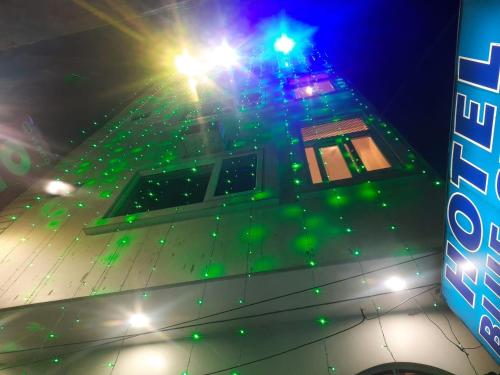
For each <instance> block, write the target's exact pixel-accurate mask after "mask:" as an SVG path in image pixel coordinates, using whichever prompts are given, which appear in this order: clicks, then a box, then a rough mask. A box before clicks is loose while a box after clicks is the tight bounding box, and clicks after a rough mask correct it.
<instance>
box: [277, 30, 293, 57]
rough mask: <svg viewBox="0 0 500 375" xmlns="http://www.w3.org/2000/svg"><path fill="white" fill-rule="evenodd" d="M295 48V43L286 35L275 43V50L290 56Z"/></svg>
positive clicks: (282, 35)
mask: <svg viewBox="0 0 500 375" xmlns="http://www.w3.org/2000/svg"><path fill="white" fill-rule="evenodd" d="M294 47H295V41H294V40H293V39H291V38H289V37H288V36H287V35H286V34H281V36H280V37H279V38H278V39H276V41H275V42H274V49H275V50H276V51H278V52H282V53H284V54H285V55H288V54H289V53H290V52H291V51H292V50H293V48H294Z"/></svg>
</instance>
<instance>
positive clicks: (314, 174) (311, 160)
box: [306, 147, 323, 184]
mask: <svg viewBox="0 0 500 375" xmlns="http://www.w3.org/2000/svg"><path fill="white" fill-rule="evenodd" d="M306 158H307V164H308V165H309V173H310V174H311V180H312V182H313V184H318V183H320V182H322V181H323V179H322V178H321V172H320V171H319V167H318V161H317V160H316V153H315V151H314V148H312V147H306Z"/></svg>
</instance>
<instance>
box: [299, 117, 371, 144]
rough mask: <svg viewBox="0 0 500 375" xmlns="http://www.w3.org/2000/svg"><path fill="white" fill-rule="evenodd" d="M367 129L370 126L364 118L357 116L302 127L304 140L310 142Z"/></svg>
mask: <svg viewBox="0 0 500 375" xmlns="http://www.w3.org/2000/svg"><path fill="white" fill-rule="evenodd" d="M365 130H368V127H367V126H366V124H365V122H364V121H363V119H361V118H359V117H356V118H350V119H347V120H342V121H336V122H329V123H327V124H322V125H315V126H308V127H307V128H302V129H301V132H302V139H303V140H304V142H309V141H314V140H319V139H323V138H330V137H336V136H338V135H347V134H351V133H356V132H361V131H365Z"/></svg>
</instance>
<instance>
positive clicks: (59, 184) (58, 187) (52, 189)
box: [45, 180, 75, 197]
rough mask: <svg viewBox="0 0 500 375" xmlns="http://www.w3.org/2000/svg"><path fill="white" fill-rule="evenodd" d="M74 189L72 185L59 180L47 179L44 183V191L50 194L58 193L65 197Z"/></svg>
mask: <svg viewBox="0 0 500 375" xmlns="http://www.w3.org/2000/svg"><path fill="white" fill-rule="evenodd" d="M74 190H75V188H74V187H73V185H71V184H68V183H66V182H63V181H59V180H53V181H49V182H48V183H47V184H46V185H45V192H46V193H48V194H50V195H60V196H63V197H66V196H68V195H70V194H71V193H72V192H73V191H74Z"/></svg>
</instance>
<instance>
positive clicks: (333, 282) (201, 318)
mask: <svg viewBox="0 0 500 375" xmlns="http://www.w3.org/2000/svg"><path fill="white" fill-rule="evenodd" d="M438 254H441V252H438V251H437V252H433V253H430V254H426V255H423V256H421V257H418V258H413V259H410V260H406V261H402V262H399V263H395V264H392V265H388V266H384V267H380V268H378V269H374V270H371V271H367V272H363V273H360V274H357V275H353V276H348V277H345V278H343V279H339V280H335V281H331V282H328V283H323V284H320V285H315V286H312V287H308V288H305V289H301V290H298V291H294V292H290V293H286V294H281V295H278V296H274V297H270V298H265V299H262V300H259V301H255V302H252V303H248V304H245V305H241V306H237V307H233V308H231V309H227V310H222V311H219V312H216V313H212V314H208V315H204V316H200V317H198V318H193V319H189V320H185V321H183V322H179V323H174V324H172V325H169V326H165V327H161V328H158V329H155V330H150V331H146V332H140V333H137V334H133V335H131V336H130V338H134V337H137V336H140V335H145V334H152V333H158V332H164V331H166V330H169V329H171V328H174V327H178V326H184V325H186V324H189V323H194V322H197V321H200V320H204V319H207V318H213V317H215V316H220V315H224V314H227V313H230V312H234V311H238V310H242V309H245V308H248V307H251V306H257V305H259V304H262V303H267V302H272V301H276V300H279V299H281V298H286V297H290V296H293V295H296V294H301V293H304V292H308V291H311V290H315V289H317V288H324V287H326V286H330V285H334V284H337V283H341V282H344V281H348V280H352V279H355V278H358V277H362V276H365V275H369V274H372V273H376V272H379V271H383V270H386V269H389V268H392V267H397V266H400V265H403V264H407V263H410V262H413V261H417V260H420V259H424V258H427V257H430V256H434V255H438ZM356 299H357V297H356V298H354V299H353V300H356ZM348 300H351V299H347V300H344V301H348ZM326 304H330V303H328V302H327V303H326ZM181 328H182V327H181ZM115 338H117V339H118V338H119V339H120V340H121V339H122V338H123V337H122V336H113V337H108V338H101V339H92V340H86V341H80V342H74V343H66V344H58V345H52V346H50V347H46V348H51V347H62V346H71V345H79V344H87V343H93V342H100V341H106V340H113V339H115ZM29 350H33V349H21V350H20V351H29ZM20 351H11V352H0V355H3V354H11V353H17V352H20Z"/></svg>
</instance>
